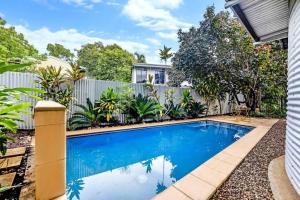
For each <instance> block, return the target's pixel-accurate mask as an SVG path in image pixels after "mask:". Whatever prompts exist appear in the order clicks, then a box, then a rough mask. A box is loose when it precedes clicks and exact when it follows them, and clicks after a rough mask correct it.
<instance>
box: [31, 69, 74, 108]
mask: <svg viewBox="0 0 300 200" xmlns="http://www.w3.org/2000/svg"><path fill="white" fill-rule="evenodd" d="M36 82H37V83H39V84H40V85H41V87H42V89H43V90H45V91H46V93H44V94H43V95H42V98H43V99H45V100H52V101H56V102H58V103H60V104H62V105H64V106H66V107H67V108H68V107H69V105H70V102H71V101H72V100H73V87H72V85H71V83H70V82H69V80H68V77H66V76H65V74H63V72H62V68H61V67H59V68H58V69H56V68H55V67H53V66H47V67H46V68H40V69H39V70H38V77H37V81H36Z"/></svg>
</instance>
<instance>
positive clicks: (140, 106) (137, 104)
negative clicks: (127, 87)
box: [128, 94, 162, 122]
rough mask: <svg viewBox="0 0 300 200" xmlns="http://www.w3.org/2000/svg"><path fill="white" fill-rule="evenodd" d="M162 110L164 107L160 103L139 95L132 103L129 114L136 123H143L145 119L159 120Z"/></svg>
mask: <svg viewBox="0 0 300 200" xmlns="http://www.w3.org/2000/svg"><path fill="white" fill-rule="evenodd" d="M161 110H162V107H161V105H160V104H159V103H157V102H156V101H154V100H153V99H151V98H149V97H143V96H142V95H141V94H139V95H138V96H137V97H136V98H135V99H134V101H133V102H132V106H131V109H130V112H129V113H128V114H129V115H130V116H131V117H132V118H134V119H135V120H136V122H143V121H144V120H145V119H151V120H157V119H158V115H159V113H160V112H161Z"/></svg>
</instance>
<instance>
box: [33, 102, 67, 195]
mask: <svg viewBox="0 0 300 200" xmlns="http://www.w3.org/2000/svg"><path fill="white" fill-rule="evenodd" d="M65 116H66V108H65V107H64V106H62V105H61V104H58V103H56V102H53V101H39V102H38V103H37V105H36V107H35V110H34V122H35V180H36V182H35V183H36V191H35V195H36V199H38V200H39V199H42V200H44V199H45V200H46V199H53V198H57V197H59V196H62V195H64V194H65V188H66V117H65Z"/></svg>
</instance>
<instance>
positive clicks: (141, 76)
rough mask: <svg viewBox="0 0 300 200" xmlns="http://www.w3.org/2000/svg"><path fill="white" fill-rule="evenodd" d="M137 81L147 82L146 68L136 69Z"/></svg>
mask: <svg viewBox="0 0 300 200" xmlns="http://www.w3.org/2000/svg"><path fill="white" fill-rule="evenodd" d="M136 82H137V83H145V82H147V70H146V69H136Z"/></svg>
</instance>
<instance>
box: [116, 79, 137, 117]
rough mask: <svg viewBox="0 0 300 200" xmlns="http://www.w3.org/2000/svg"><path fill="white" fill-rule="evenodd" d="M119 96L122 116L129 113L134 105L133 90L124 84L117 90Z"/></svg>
mask: <svg viewBox="0 0 300 200" xmlns="http://www.w3.org/2000/svg"><path fill="white" fill-rule="evenodd" d="M117 92H118V94H119V101H118V104H119V105H118V108H119V110H120V112H121V113H122V114H126V113H129V111H130V109H131V106H132V103H133V101H134V95H133V90H132V88H130V87H129V86H128V84H123V85H122V86H121V87H119V88H117Z"/></svg>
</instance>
